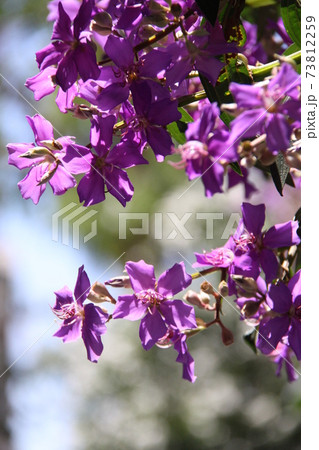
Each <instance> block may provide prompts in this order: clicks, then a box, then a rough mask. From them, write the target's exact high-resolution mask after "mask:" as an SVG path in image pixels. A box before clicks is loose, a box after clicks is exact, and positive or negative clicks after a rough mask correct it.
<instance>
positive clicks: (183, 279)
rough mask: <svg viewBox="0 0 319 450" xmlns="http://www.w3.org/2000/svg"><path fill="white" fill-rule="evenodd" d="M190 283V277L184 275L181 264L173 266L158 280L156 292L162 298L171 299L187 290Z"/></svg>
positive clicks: (183, 268) (182, 264)
mask: <svg viewBox="0 0 319 450" xmlns="http://www.w3.org/2000/svg"><path fill="white" fill-rule="evenodd" d="M191 282H192V276H191V275H189V274H188V273H186V269H185V264H184V263H183V262H180V263H176V264H174V266H173V267H171V268H170V269H168V270H166V271H165V272H163V273H162V275H161V276H160V277H159V279H158V283H157V291H158V292H159V293H160V294H162V295H164V297H173V296H174V295H175V294H177V293H178V292H180V291H183V290H184V289H186V288H187V286H189V285H190V284H191Z"/></svg>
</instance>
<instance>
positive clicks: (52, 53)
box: [35, 42, 69, 70]
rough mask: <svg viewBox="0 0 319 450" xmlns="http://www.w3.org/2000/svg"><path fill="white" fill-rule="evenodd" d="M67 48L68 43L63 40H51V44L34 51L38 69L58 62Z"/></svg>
mask: <svg viewBox="0 0 319 450" xmlns="http://www.w3.org/2000/svg"><path fill="white" fill-rule="evenodd" d="M68 49H69V45H68V44H64V43H63V42H53V44H49V45H47V46H46V47H44V48H42V49H41V50H39V51H38V52H36V54H35V55H36V61H37V63H38V66H39V69H41V70H44V69H46V68H47V67H50V66H52V65H54V64H58V62H59V61H60V60H61V58H62V57H63V55H64V53H65V52H66V51H67V50H68Z"/></svg>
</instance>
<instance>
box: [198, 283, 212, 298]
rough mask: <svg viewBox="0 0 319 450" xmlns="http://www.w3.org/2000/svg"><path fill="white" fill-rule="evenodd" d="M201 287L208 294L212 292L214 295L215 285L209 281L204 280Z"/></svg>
mask: <svg viewBox="0 0 319 450" xmlns="http://www.w3.org/2000/svg"><path fill="white" fill-rule="evenodd" d="M200 288H201V290H202V291H203V292H205V293H206V294H210V295H214V294H215V291H214V288H213V286H212V285H211V284H210V283H209V282H208V281H204V282H203V283H202V284H201V285H200Z"/></svg>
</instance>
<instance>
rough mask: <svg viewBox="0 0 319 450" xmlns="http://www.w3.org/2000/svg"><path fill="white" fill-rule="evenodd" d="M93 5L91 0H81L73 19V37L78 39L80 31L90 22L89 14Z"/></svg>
mask: <svg viewBox="0 0 319 450" xmlns="http://www.w3.org/2000/svg"><path fill="white" fill-rule="evenodd" d="M93 6H94V2H93V1H92V0H83V2H82V5H81V7H80V9H79V11H78V13H77V15H76V17H75V19H74V24H73V26H74V37H75V39H79V36H80V33H81V31H84V30H85V29H86V28H87V27H88V26H89V24H90V22H91V14H92V9H93Z"/></svg>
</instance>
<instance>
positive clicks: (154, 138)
mask: <svg viewBox="0 0 319 450" xmlns="http://www.w3.org/2000/svg"><path fill="white" fill-rule="evenodd" d="M145 132H146V138H147V141H148V143H149V145H150V147H151V148H152V150H153V152H154V154H155V156H156V159H157V161H158V162H162V161H164V158H165V156H167V155H170V154H171V149H172V147H173V142H172V139H171V137H170V135H169V133H168V132H167V131H166V130H164V128H162V127H152V126H149V127H147V128H146V130H145Z"/></svg>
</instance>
